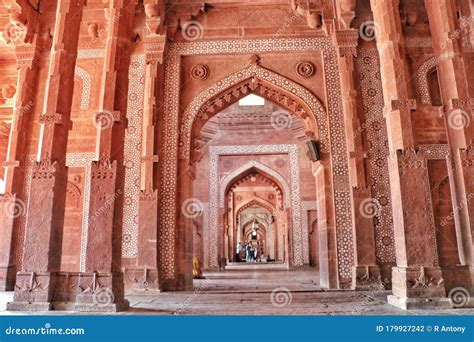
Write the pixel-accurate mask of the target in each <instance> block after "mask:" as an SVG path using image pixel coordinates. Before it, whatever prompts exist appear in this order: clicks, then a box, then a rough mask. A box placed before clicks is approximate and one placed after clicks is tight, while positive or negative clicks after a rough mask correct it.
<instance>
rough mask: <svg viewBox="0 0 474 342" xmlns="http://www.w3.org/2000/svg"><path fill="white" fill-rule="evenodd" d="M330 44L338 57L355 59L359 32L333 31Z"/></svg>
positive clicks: (351, 30) (352, 30) (350, 30)
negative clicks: (331, 43)
mask: <svg viewBox="0 0 474 342" xmlns="http://www.w3.org/2000/svg"><path fill="white" fill-rule="evenodd" d="M332 42H333V46H334V47H335V48H336V49H337V50H338V53H339V56H340V57H356V56H357V45H358V44H359V31H358V30H355V29H349V30H340V31H334V34H333V35H332Z"/></svg>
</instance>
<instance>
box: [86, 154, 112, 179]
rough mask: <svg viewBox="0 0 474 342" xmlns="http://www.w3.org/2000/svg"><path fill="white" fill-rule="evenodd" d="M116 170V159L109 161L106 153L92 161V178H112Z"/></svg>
mask: <svg viewBox="0 0 474 342" xmlns="http://www.w3.org/2000/svg"><path fill="white" fill-rule="evenodd" d="M116 172H117V161H116V160H114V161H113V162H111V161H110V158H109V157H108V156H106V155H102V156H101V157H100V159H99V160H98V161H96V162H92V168H91V178H92V179H113V178H114V177H115V174H116Z"/></svg>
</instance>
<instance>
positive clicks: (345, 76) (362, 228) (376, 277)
mask: <svg viewBox="0 0 474 342" xmlns="http://www.w3.org/2000/svg"><path fill="white" fill-rule="evenodd" d="M358 38H359V32H358V31H357V30H344V31H335V32H334V36H333V39H334V45H335V46H336V48H337V49H338V52H339V71H340V77H341V87H342V91H341V93H342V97H343V99H342V103H343V110H344V117H345V120H344V123H345V133H346V134H345V136H346V145H347V157H348V160H349V163H348V165H349V181H350V184H351V209H352V222H353V227H352V231H353V239H354V240H353V246H354V263H355V265H354V266H353V268H352V289H355V290H367V289H370V288H380V287H381V286H382V284H381V276H380V268H379V267H378V266H377V265H376V258H375V236H374V224H373V217H374V216H375V215H374V214H376V210H377V207H376V205H375V202H374V199H373V198H372V191H371V189H370V186H368V185H367V182H366V177H367V176H366V168H365V158H366V155H365V152H364V151H363V148H362V136H361V135H360V134H355V133H356V132H358V131H359V129H360V122H359V118H358V116H357V104H356V96H357V93H356V90H355V85H354V57H355V56H356V54H357V50H356V48H357V40H358ZM367 211H371V212H369V213H367Z"/></svg>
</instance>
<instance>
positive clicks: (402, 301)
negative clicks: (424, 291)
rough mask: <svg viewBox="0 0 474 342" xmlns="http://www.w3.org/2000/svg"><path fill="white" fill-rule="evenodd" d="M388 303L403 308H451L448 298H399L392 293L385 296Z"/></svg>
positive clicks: (451, 304)
mask: <svg viewBox="0 0 474 342" xmlns="http://www.w3.org/2000/svg"><path fill="white" fill-rule="evenodd" d="M387 299H388V304H390V305H393V306H395V307H397V308H400V309H403V310H435V309H436V310H438V309H452V308H453V303H452V302H451V300H450V299H449V298H400V297H397V296H394V295H390V296H388V297H387Z"/></svg>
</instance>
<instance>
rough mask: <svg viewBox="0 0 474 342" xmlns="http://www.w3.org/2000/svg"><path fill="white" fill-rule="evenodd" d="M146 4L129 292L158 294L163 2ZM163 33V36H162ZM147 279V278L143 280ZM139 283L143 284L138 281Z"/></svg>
mask: <svg viewBox="0 0 474 342" xmlns="http://www.w3.org/2000/svg"><path fill="white" fill-rule="evenodd" d="M150 2H151V3H149V4H147V5H146V10H145V12H146V15H147V18H146V25H147V28H148V30H149V34H148V35H147V36H146V37H145V38H144V41H143V44H144V47H145V53H146V69H145V95H144V98H145V104H144V110H143V130H142V164H141V174H140V186H141V195H140V203H139V216H138V255H137V265H136V269H135V270H134V271H133V272H134V273H135V277H134V279H135V281H134V283H133V284H132V289H135V290H147V291H149V290H153V291H159V274H158V254H157V251H158V249H157V248H158V245H157V244H158V189H157V184H156V181H155V174H156V172H155V171H156V170H155V169H156V168H155V165H156V163H157V162H158V155H156V153H155V144H156V143H155V140H156V139H155V131H156V129H157V117H159V116H160V115H159V114H158V103H157V98H158V95H159V94H158V93H159V91H160V90H162V89H163V87H162V88H160V89H159V88H158V87H157V81H158V73H159V69H161V64H162V63H163V54H164V50H165V44H166V34H165V33H164V32H163V27H162V26H163V17H160V15H161V16H162V15H164V14H163V10H164V9H163V6H164V4H163V2H159V3H158V1H150ZM162 33H163V34H162ZM147 277H148V278H147ZM142 280H143V281H142Z"/></svg>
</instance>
